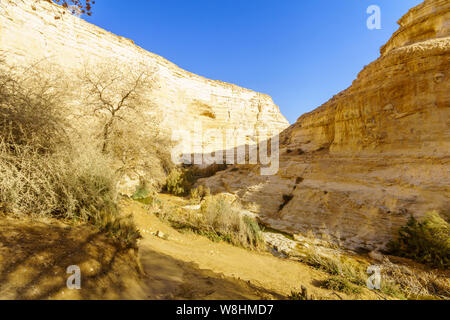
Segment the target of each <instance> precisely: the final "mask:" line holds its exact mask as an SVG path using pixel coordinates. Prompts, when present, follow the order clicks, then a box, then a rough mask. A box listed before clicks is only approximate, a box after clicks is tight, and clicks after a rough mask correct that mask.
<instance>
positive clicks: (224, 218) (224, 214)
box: [201, 196, 264, 249]
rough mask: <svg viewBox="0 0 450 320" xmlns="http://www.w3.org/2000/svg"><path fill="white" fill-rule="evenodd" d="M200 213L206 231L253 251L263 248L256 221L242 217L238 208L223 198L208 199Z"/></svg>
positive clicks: (260, 233)
mask: <svg viewBox="0 0 450 320" xmlns="http://www.w3.org/2000/svg"><path fill="white" fill-rule="evenodd" d="M201 212H202V213H203V217H204V222H205V228H206V229H207V231H209V232H212V233H214V234H216V235H218V236H220V237H221V238H223V239H225V240H226V241H228V242H230V243H232V244H234V245H240V246H243V247H247V248H253V249H260V248H262V247H263V244H264V240H263V237H262V232H261V229H260V228H259V225H258V223H257V222H256V220H255V219H254V218H251V217H249V216H244V215H242V214H241V213H240V208H239V207H238V206H237V205H233V204H232V203H231V202H230V201H229V200H227V199H225V198H224V197H222V196H216V197H208V198H207V199H206V201H205V202H204V203H203V204H202V207H201Z"/></svg>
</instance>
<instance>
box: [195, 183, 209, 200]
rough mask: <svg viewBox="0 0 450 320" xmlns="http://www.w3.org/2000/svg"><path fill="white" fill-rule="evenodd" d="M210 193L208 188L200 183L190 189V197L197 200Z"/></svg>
mask: <svg viewBox="0 0 450 320" xmlns="http://www.w3.org/2000/svg"><path fill="white" fill-rule="evenodd" d="M210 195H211V191H210V190H209V188H206V187H204V186H202V185H200V186H198V187H197V188H194V189H191V199H192V200H194V201H196V202H199V201H202V200H204V199H205V198H207V197H208V196H210Z"/></svg>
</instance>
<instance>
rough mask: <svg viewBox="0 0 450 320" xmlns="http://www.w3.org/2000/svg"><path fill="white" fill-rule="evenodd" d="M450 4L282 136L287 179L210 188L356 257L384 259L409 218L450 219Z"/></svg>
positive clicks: (426, 12) (232, 178) (248, 172)
mask: <svg viewBox="0 0 450 320" xmlns="http://www.w3.org/2000/svg"><path fill="white" fill-rule="evenodd" d="M449 6H450V3H449V2H448V1H444V0H443V1H441V0H427V1H425V2H424V3H422V4H421V5H419V6H417V7H416V8H413V9H412V10H411V11H410V12H409V13H408V14H407V15H406V16H405V17H404V18H402V19H401V20H400V24H401V28H400V30H399V31H398V32H397V33H395V34H394V36H393V37H392V39H391V40H390V41H389V42H388V44H387V45H386V46H384V47H383V48H382V50H381V52H382V55H381V57H380V58H379V59H378V60H376V61H375V62H373V63H372V64H370V65H369V66H367V67H365V68H364V70H363V71H362V72H361V73H360V74H359V75H358V78H357V79H356V80H355V81H354V83H353V85H352V86H351V87H350V88H348V89H347V90H345V91H343V92H341V93H339V94H338V95H336V96H335V97H333V98H332V99H331V100H330V101H328V102H327V103H325V104H324V105H322V106H321V107H319V108H318V109H316V110H315V111H313V112H311V113H309V114H305V115H303V116H302V117H301V118H300V119H299V120H298V121H297V123H296V124H294V125H293V126H291V127H290V128H288V129H287V130H285V131H284V132H283V133H282V134H281V143H282V149H281V151H280V154H281V155H280V170H279V172H278V174H277V175H275V176H270V177H263V176H260V175H259V171H258V168H256V167H252V166H243V167H241V168H239V170H238V171H237V170H236V169H232V170H231V169H230V170H228V171H225V172H221V173H219V174H217V175H216V176H215V177H212V178H210V179H206V180H203V181H202V183H203V184H205V185H207V186H209V187H210V188H211V189H212V191H214V192H221V191H226V192H232V193H235V194H237V195H238V196H239V197H240V198H241V199H242V201H243V202H244V203H245V204H246V206H247V207H248V209H250V210H252V211H254V212H257V213H258V214H259V216H260V218H261V220H262V221H264V222H265V223H267V224H269V225H271V226H272V227H275V228H277V229H281V230H283V231H286V232H289V233H293V234H295V233H305V232H308V231H312V232H313V233H315V234H316V235H317V234H325V235H327V237H328V238H331V239H332V240H334V241H336V242H339V243H340V244H341V245H344V246H347V247H349V248H359V247H362V248H366V249H370V250H374V249H383V248H384V247H385V245H386V243H387V242H388V241H389V240H390V239H392V237H393V236H394V235H395V234H396V231H397V230H398V228H399V227H400V226H402V225H404V223H405V222H406V220H407V219H408V218H409V217H410V215H411V214H412V215H414V216H416V217H420V216H423V215H424V214H425V213H426V212H427V211H429V210H439V211H440V212H441V213H443V214H447V215H448V214H449V212H450V200H449V196H450V188H449V186H450V81H449V77H450V74H449V70H450V37H449V36H450V30H449V27H448V26H449V20H450V17H449V13H450V10H449V8H450V7H449Z"/></svg>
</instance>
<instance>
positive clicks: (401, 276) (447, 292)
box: [382, 259, 450, 299]
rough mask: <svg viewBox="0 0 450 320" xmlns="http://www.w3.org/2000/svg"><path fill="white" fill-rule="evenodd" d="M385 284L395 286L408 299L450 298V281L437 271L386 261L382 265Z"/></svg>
mask: <svg viewBox="0 0 450 320" xmlns="http://www.w3.org/2000/svg"><path fill="white" fill-rule="evenodd" d="M382 273H383V277H384V279H385V282H387V283H390V284H394V285H395V286H397V287H399V288H400V289H401V291H402V292H403V293H404V294H405V295H406V297H408V298H423V297H430V296H438V297H440V298H445V299H449V298H450V281H449V278H448V276H446V275H444V274H441V273H439V272H435V271H427V272H425V271H421V270H417V269H414V270H413V269H411V268H410V267H408V266H405V265H398V264H394V263H392V262H390V261H389V260H388V259H386V260H385V261H384V262H383V265H382Z"/></svg>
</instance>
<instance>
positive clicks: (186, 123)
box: [0, 0, 288, 152]
mask: <svg viewBox="0 0 450 320" xmlns="http://www.w3.org/2000/svg"><path fill="white" fill-rule="evenodd" d="M55 17H56V18H57V19H55ZM2 53H3V54H6V56H7V58H8V61H9V62H10V63H13V64H21V63H30V62H36V61H39V60H41V59H43V58H47V60H50V61H51V62H55V63H58V64H60V65H62V66H64V67H65V68H66V69H67V70H73V71H76V70H77V68H79V67H81V66H83V64H84V63H85V62H86V60H88V61H89V62H90V63H94V64H95V62H96V61H102V60H104V59H105V58H115V59H118V60H119V61H121V62H122V63H124V64H126V63H130V62H131V63H135V62H144V63H145V64H147V65H148V66H152V67H154V68H155V69H156V70H157V75H156V77H157V79H158V86H157V88H156V89H154V90H152V91H151V92H149V94H150V95H151V96H152V100H153V102H154V103H155V104H156V105H157V106H159V107H160V108H161V110H162V111H163V113H164V116H165V119H166V121H165V125H166V127H168V128H169V129H182V130H186V131H188V132H189V131H192V130H194V129H196V128H198V127H200V126H202V127H203V128H218V129H222V130H224V131H225V130H227V129H228V130H230V132H233V131H234V130H238V129H249V130H250V129H251V130H252V132H253V131H254V129H264V130H266V131H268V132H271V133H273V134H277V133H279V132H280V131H281V130H283V129H285V128H286V127H287V126H288V122H287V120H286V119H285V118H284V117H283V116H282V115H281V113H280V111H279V109H278V107H277V106H276V105H275V104H274V103H273V101H272V99H271V98H270V97H269V96H267V95H264V94H261V93H257V92H254V91H251V90H247V89H244V88H241V87H238V86H236V85H232V84H228V83H223V82H220V81H213V80H208V79H205V78H203V77H200V76H197V75H195V74H192V73H190V72H187V71H185V70H182V69H180V68H179V67H177V66H176V65H174V64H173V63H171V62H169V61H167V60H165V59H164V58H162V57H160V56H158V55H156V54H153V53H150V52H147V51H145V50H143V49H142V48H140V47H138V46H136V45H134V43H133V41H131V40H128V39H125V38H122V37H119V36H116V35H114V34H112V33H109V32H107V31H105V30H103V29H101V28H98V27H96V26H94V25H92V24H89V23H87V22H86V21H84V20H82V19H79V18H77V17H74V16H72V15H70V14H65V15H62V14H61V8H60V7H58V6H56V5H51V4H49V3H47V2H46V1H40V2H37V3H36V1H30V0H1V1H0V54H2ZM255 139H256V136H255V135H253V136H250V137H237V139H236V142H235V143H236V144H238V145H239V144H242V143H245V142H251V141H252V140H255ZM248 140H250V141H248ZM194 144H195V146H196V147H203V148H204V149H205V150H209V151H215V150H217V149H222V145H218V144H217V142H215V141H214V140H210V141H209V140H205V141H194ZM202 144H203V145H202ZM186 147H188V146H186ZM181 151H183V150H181ZM189 151H196V152H198V150H195V149H194V150H186V152H189Z"/></svg>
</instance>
